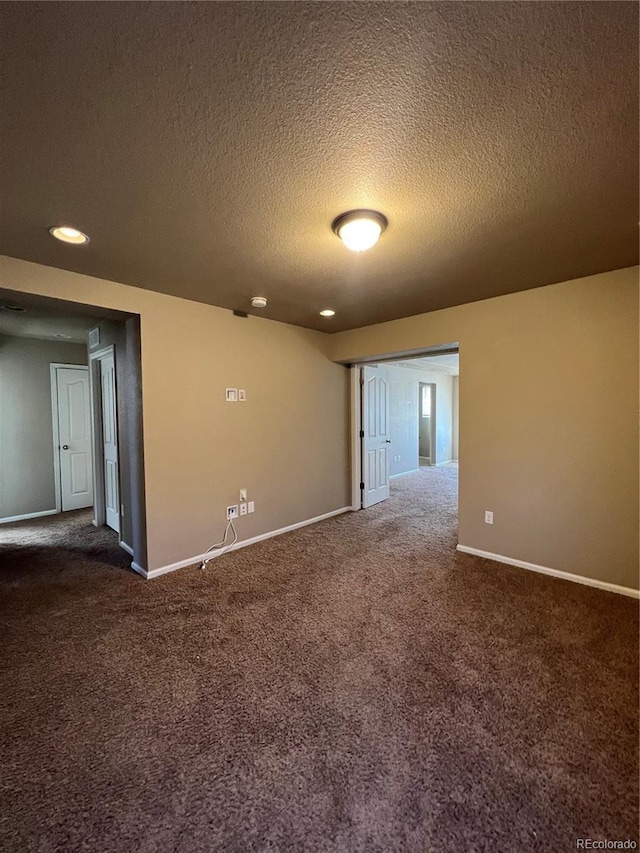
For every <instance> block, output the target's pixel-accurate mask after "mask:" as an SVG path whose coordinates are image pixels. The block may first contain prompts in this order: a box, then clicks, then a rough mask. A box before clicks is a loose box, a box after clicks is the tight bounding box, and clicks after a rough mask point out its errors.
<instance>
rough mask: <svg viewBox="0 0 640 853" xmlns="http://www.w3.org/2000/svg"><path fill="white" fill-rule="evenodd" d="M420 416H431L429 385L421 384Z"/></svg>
mask: <svg viewBox="0 0 640 853" xmlns="http://www.w3.org/2000/svg"><path fill="white" fill-rule="evenodd" d="M422 417H423V418H430V417H431V385H423V386H422Z"/></svg>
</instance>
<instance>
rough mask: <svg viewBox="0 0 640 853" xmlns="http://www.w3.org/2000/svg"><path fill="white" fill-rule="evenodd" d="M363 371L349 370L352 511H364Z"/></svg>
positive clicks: (357, 365)
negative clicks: (361, 380)
mask: <svg viewBox="0 0 640 853" xmlns="http://www.w3.org/2000/svg"><path fill="white" fill-rule="evenodd" d="M361 375H362V369H361V367H360V365H359V364H352V365H351V367H350V368H349V380H350V381H349V389H350V394H349V396H350V404H351V510H352V511H353V512H357V511H358V510H360V509H362V490H361V488H360V483H361V482H362V444H361V439H360V430H361V429H362V413H361V410H360V377H361Z"/></svg>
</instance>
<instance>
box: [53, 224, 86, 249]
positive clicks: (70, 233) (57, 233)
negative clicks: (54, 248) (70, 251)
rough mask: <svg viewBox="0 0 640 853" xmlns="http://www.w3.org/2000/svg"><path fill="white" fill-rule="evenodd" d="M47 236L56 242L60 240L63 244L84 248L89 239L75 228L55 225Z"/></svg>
mask: <svg viewBox="0 0 640 853" xmlns="http://www.w3.org/2000/svg"><path fill="white" fill-rule="evenodd" d="M49 234H51V236H52V237H55V238H56V240H61V241H62V242H63V243H71V245H73V246H84V245H86V244H87V243H88V242H89V238H88V237H87V235H86V234H83V232H82V231H78V229H77V228H70V227H69V226H68V225H56V226H55V227H53V228H49Z"/></svg>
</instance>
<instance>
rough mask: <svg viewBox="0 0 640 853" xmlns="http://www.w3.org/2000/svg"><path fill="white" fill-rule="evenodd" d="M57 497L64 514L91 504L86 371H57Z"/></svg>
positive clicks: (91, 486)
mask: <svg viewBox="0 0 640 853" xmlns="http://www.w3.org/2000/svg"><path fill="white" fill-rule="evenodd" d="M55 372H56V391H57V409H58V411H57V416H58V439H59V455H60V497H61V509H62V511H63V512H65V511H66V510H70V509H82V508H84V507H87V506H91V505H92V504H93V468H92V463H91V409H90V397H89V369H88V368H87V367H58V368H56V371H55Z"/></svg>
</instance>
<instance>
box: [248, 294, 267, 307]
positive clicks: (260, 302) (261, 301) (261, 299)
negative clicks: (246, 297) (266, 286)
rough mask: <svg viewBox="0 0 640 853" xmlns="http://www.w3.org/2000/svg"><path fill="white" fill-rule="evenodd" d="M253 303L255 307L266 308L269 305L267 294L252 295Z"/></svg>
mask: <svg viewBox="0 0 640 853" xmlns="http://www.w3.org/2000/svg"><path fill="white" fill-rule="evenodd" d="M251 304H252V305H253V307H254V308H266V307H267V297H266V296H252V297H251Z"/></svg>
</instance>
